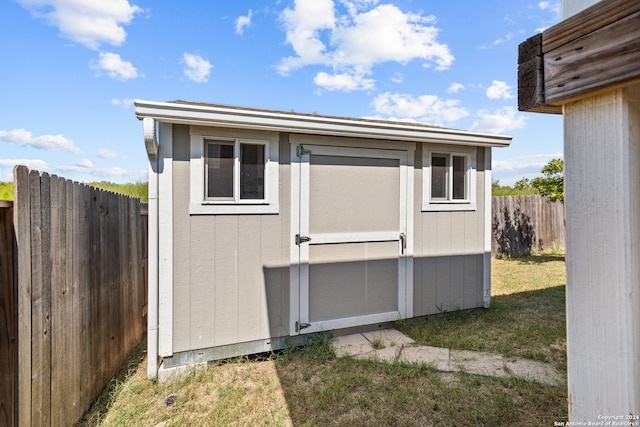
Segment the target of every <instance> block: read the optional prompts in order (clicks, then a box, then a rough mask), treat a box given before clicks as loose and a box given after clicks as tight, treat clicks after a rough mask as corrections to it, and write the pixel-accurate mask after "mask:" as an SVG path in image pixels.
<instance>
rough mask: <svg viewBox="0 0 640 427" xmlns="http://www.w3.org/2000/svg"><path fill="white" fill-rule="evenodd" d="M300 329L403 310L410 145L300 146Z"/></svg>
mask: <svg viewBox="0 0 640 427" xmlns="http://www.w3.org/2000/svg"><path fill="white" fill-rule="evenodd" d="M298 154H300V156H299V160H300V210H299V212H300V220H299V226H300V232H299V235H298V236H297V246H298V251H299V260H300V264H299V265H300V280H299V284H300V293H299V297H300V304H299V321H298V323H297V324H296V332H298V333H307V332H317V331H322V330H330V329H337V328H345V327H351V326H358V325H365V324H371V323H377V322H385V321H391V320H397V319H399V318H402V317H404V312H405V309H404V307H405V286H406V267H405V265H404V263H405V262H406V261H405V259H404V258H403V257H402V254H403V253H404V250H405V247H406V237H405V236H406V234H407V220H406V218H407V215H406V196H407V191H406V186H407V177H406V170H407V168H406V161H407V152H406V151H396V150H378V149H362V148H344V147H328V146H307V145H305V146H304V147H302V146H300V147H298Z"/></svg>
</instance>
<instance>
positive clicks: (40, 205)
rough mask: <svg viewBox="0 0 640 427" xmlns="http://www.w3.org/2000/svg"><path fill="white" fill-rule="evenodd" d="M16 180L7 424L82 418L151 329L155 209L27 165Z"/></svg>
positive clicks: (8, 250) (0, 310) (2, 321)
mask: <svg viewBox="0 0 640 427" xmlns="http://www.w3.org/2000/svg"><path fill="white" fill-rule="evenodd" d="M14 182H15V187H14V188H15V195H14V196H15V203H14V205H13V229H14V231H15V243H14V237H13V233H12V228H11V222H9V221H10V217H11V209H6V208H4V207H2V206H0V231H1V233H0V266H2V267H3V268H2V275H3V276H2V282H1V285H0V286H1V287H0V365H2V368H1V369H2V370H0V391H1V392H2V397H1V398H0V425H18V424H19V425H53V426H58V425H72V424H74V423H75V422H77V421H78V420H79V419H80V418H81V417H82V415H83V414H84V412H85V411H86V410H87V409H88V408H89V407H90V406H91V404H92V403H93V401H94V400H95V398H96V397H97V396H98V394H99V393H100V392H101V391H102V389H103V387H104V386H105V384H107V382H108V380H109V378H110V377H111V376H112V375H113V373H114V372H115V371H117V370H118V369H119V368H120V367H121V366H122V364H123V363H124V362H125V360H126V358H127V357H128V355H129V354H130V353H131V351H132V350H133V349H134V348H135V347H136V345H137V344H138V343H139V342H140V340H141V339H142V337H143V335H144V331H145V322H146V320H145V316H146V310H147V309H146V303H147V295H146V291H147V287H146V277H147V270H146V262H147V252H146V239H147V237H146V236H147V234H146V233H147V224H146V219H147V213H146V211H144V212H142V213H141V205H140V203H139V201H138V200H137V199H133V198H131V197H126V196H121V195H116V194H113V193H108V192H105V191H103V190H98V189H94V188H89V187H87V186H85V185H82V184H78V183H75V182H72V181H69V180H66V179H63V178H60V177H57V176H55V175H51V176H50V175H48V174H46V173H43V174H40V173H39V172H37V171H29V170H28V169H27V168H26V167H24V166H18V167H16V168H15V169H14ZM7 212H9V213H8V214H7ZM7 218H9V219H7ZM14 247H15V249H16V251H15V252H16V254H15V255H14ZM14 260H16V262H17V266H16V262H14ZM5 265H7V266H10V268H5ZM14 271H15V272H17V274H15V273H14ZM5 272H6V273H5ZM5 276H6V277H5ZM14 283H15V285H14ZM16 334H17V335H18V336H17V340H16ZM5 344H6V345H5ZM5 389H6V390H5Z"/></svg>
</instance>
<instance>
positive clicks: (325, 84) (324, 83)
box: [313, 71, 374, 92]
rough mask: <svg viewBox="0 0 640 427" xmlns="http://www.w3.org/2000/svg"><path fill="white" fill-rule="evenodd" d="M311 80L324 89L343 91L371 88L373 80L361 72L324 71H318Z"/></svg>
mask: <svg viewBox="0 0 640 427" xmlns="http://www.w3.org/2000/svg"><path fill="white" fill-rule="evenodd" d="M313 82H314V83H315V84H317V85H318V86H320V87H322V88H324V89H326V90H329V91H334V90H341V91H343V92H351V91H352V90H363V89H364V90H367V89H373V84H374V81H373V80H371V79H367V78H365V77H364V75H363V74H349V73H342V74H328V73H325V72H324V71H321V72H319V73H318V74H317V75H316V76H315V78H314V79H313Z"/></svg>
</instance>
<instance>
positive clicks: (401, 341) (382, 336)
mask: <svg viewBox="0 0 640 427" xmlns="http://www.w3.org/2000/svg"><path fill="white" fill-rule="evenodd" d="M362 335H363V336H364V337H365V338H366V339H368V340H369V341H370V342H371V343H372V344H373V343H374V342H375V341H376V340H378V341H382V344H383V346H384V347H396V346H397V347H402V346H403V345H408V344H413V343H415V341H414V340H412V339H411V338H409V337H408V336H406V335H405V334H403V333H402V332H400V331H398V330H395V329H383V330H381V331H373V332H364V333H363V334H362Z"/></svg>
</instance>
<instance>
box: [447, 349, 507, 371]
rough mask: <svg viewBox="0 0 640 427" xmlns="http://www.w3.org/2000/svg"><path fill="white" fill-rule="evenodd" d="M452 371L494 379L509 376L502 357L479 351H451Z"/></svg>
mask: <svg viewBox="0 0 640 427" xmlns="http://www.w3.org/2000/svg"><path fill="white" fill-rule="evenodd" d="M451 370H452V371H461V372H467V373H469V374H475V375H487V376H492V377H506V376H507V375H508V372H507V371H506V370H505V365H504V359H503V358H502V355H500V354H492V353H482V352H479V351H467V350H451Z"/></svg>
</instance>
